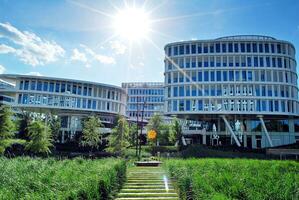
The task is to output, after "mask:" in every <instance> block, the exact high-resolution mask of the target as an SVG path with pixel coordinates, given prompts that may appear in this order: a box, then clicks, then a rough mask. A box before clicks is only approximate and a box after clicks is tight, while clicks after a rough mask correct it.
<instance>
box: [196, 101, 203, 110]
mask: <svg viewBox="0 0 299 200" xmlns="http://www.w3.org/2000/svg"><path fill="white" fill-rule="evenodd" d="M197 106H198V110H202V109H203V105H202V100H198V103H197Z"/></svg>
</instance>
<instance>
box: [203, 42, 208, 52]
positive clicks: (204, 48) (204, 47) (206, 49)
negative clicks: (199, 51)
mask: <svg viewBox="0 0 299 200" xmlns="http://www.w3.org/2000/svg"><path fill="white" fill-rule="evenodd" d="M203 52H204V53H208V52H209V51H208V45H207V44H204V46H203Z"/></svg>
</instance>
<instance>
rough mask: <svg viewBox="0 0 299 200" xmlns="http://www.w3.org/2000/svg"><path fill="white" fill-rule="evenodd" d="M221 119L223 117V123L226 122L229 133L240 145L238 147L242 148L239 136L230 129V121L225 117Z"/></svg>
mask: <svg viewBox="0 0 299 200" xmlns="http://www.w3.org/2000/svg"><path fill="white" fill-rule="evenodd" d="M221 117H222V119H223V121H224V123H225V125H226V127H227V128H228V130H229V132H230V134H231V136H233V138H234V140H235V142H236V144H237V145H238V147H240V146H241V144H240V142H239V140H238V138H237V136H236V135H235V133H234V131H233V129H232V128H231V127H230V124H229V123H228V121H227V119H226V117H225V115H222V116H221Z"/></svg>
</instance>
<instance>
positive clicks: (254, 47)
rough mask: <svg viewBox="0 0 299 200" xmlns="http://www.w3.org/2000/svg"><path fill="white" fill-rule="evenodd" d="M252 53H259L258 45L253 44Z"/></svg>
mask: <svg viewBox="0 0 299 200" xmlns="http://www.w3.org/2000/svg"><path fill="white" fill-rule="evenodd" d="M252 52H253V53H256V52H257V44H256V43H252Z"/></svg>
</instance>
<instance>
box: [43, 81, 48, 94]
mask: <svg viewBox="0 0 299 200" xmlns="http://www.w3.org/2000/svg"><path fill="white" fill-rule="evenodd" d="M43 91H45V92H47V91H48V82H44V85H43Z"/></svg>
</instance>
